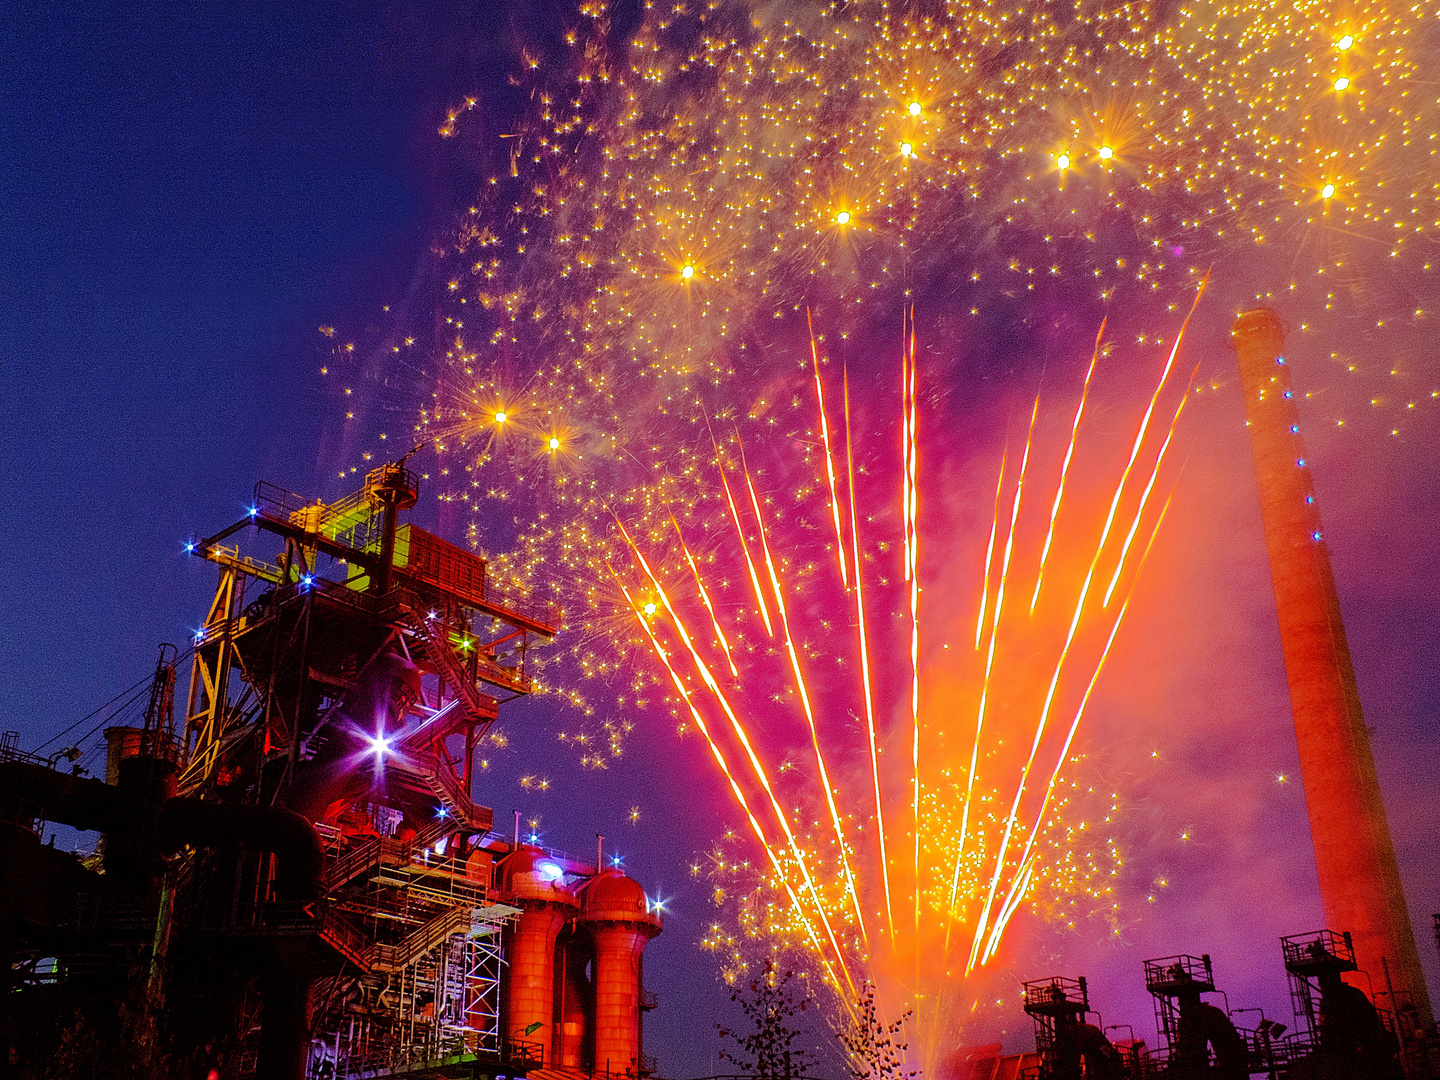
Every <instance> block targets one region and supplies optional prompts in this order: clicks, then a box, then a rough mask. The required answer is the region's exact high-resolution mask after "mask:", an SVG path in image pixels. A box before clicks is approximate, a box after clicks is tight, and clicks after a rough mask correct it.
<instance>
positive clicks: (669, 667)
mask: <svg viewBox="0 0 1440 1080" xmlns="http://www.w3.org/2000/svg"><path fill="white" fill-rule="evenodd" d="M612 573H613V571H612ZM616 581H617V582H618V583H619V585H620V591H621V592H622V593H624V594H625V600H626V602H627V603H628V604H629V605H630V609H631V610H632V611H634V612H635V618H636V620H637V621H638V622H639V623H640V629H641V630H643V631H644V633H645V636H646V638H647V639H649V641H650V647H651V648H652V649H653V650H654V651H655V655H656V656H658V657H659V658H660V663H661V664H663V665H664V666H665V670H666V671H667V672H668V673H669V675H670V681H671V682H672V683H673V684H674V685H675V691H676V693H678V694H679V695H680V698H681V700H683V701H684V702H685V705H686V707H687V708H689V710H690V716H691V719H693V720H694V721H695V726H696V727H697V728H698V729H699V731H700V734H701V735H703V736H704V737H705V743H706V745H708V746H709V747H710V753H711V754H712V755H713V756H714V758H715V763H716V764H717V765H718V766H719V767H720V772H721V773H722V774H723V775H724V777H725V779H726V781H727V782H728V783H729V785H730V791H731V793H732V794H733V795H734V796H735V801H736V803H738V804H739V806H740V809H741V810H742V811H743V812H744V814H745V817H746V819H747V820H748V821H749V822H750V830H751V831H752V832H753V833H754V834H755V839H756V840H758V841H760V847H761V848H762V849H763V850H764V852H765V855H766V857H767V858H768V859H769V860H770V866H771V868H772V869H773V870H774V871H775V877H776V880H778V881H779V882H780V884H781V885H782V886H783V887H784V889H785V892H786V893H787V894H788V895H789V897H790V904H791V906H792V907H793V908H794V910H795V914H796V915H797V916H798V917H799V919H800V922H801V924H802V925H803V926H804V927H805V932H806V934H807V935H808V936H809V938H810V944H811V946H812V947H813V948H814V950H815V955H816V956H818V957H819V958H820V962H821V963H822V964H823V965H824V966H825V969H826V971H827V973H828V974H829V976H830V981H831V983H832V984H834V985H835V986H836V987H837V988H838V986H839V985H840V983H839V980H838V979H836V978H835V971H834V968H833V967H832V965H831V963H830V960H829V958H828V957H826V955H825V949H824V947H823V946H822V945H821V944H820V938H819V936H818V935H817V934H816V933H815V924H814V922H813V921H811V919H810V916H809V915H808V914H806V912H805V906H804V904H802V903H801V902H800V898H799V897H798V896H796V895H795V889H794V887H793V886H791V884H790V875H789V874H787V873H786V872H785V870H784V868H783V867H782V866H781V865H780V859H779V858H778V856H776V854H775V850H774V848H772V847H771V846H770V842H769V840H767V839H766V837H765V830H764V828H762V827H761V825H760V822H759V820H758V819H757V818H756V817H755V813H754V811H752V810H751V809H750V803H749V800H747V799H746V798H745V792H744V791H743V790H742V789H741V787H740V784H739V782H738V781H737V780H736V779H735V774H734V773H733V772H731V771H730V763H729V762H728V761H726V760H725V754H724V752H723V751H721V749H720V746H719V744H718V743H716V741H715V739H714V737H713V736H711V734H710V728H709V726H708V725H707V724H706V723H705V718H704V717H703V716H702V715H701V714H700V710H699V709H698V708H697V707H696V705H695V702H694V701H693V700H692V699H691V697H690V690H689V688H688V687H686V685H685V683H684V680H682V679H681V678H680V675H679V673H678V672H676V670H675V666H674V664H672V663H671V662H670V654H669V653H667V652H666V651H665V646H663V645H661V644H660V641H659V639H658V638H657V637H656V636H655V632H654V631H653V630H651V629H650V624H649V623H647V622H646V621H645V617H644V616H643V615H642V614H641V613H640V605H638V604H637V603H635V600H634V598H633V597H632V596H631V595H630V590H629V589H627V588H626V587H625V584H624V582H620V581H619V577H618V575H616Z"/></svg>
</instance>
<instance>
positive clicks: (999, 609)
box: [955, 397, 1040, 864]
mask: <svg viewBox="0 0 1440 1080" xmlns="http://www.w3.org/2000/svg"><path fill="white" fill-rule="evenodd" d="M1039 415H1040V399H1039V398H1038V397H1037V398H1036V399H1035V407H1034V408H1033V409H1031V410H1030V430H1029V431H1028V432H1027V433H1026V435H1025V452H1024V453H1023V454H1022V455H1021V457H1020V475H1019V477H1017V478H1016V481H1015V497H1014V499H1012V500H1011V503H1010V528H1009V530H1008V532H1007V533H1006V535H1005V553H1004V555H1003V556H1002V558H1001V560H1000V584H999V586H998V587H997V588H996V590H995V612H994V615H993V616H992V618H991V623H990V645H989V648H988V649H987V650H986V654H985V675H984V677H983V678H982V679H981V680H980V706H979V708H978V709H976V711H975V742H974V743H973V744H972V745H971V747H970V772H969V775H968V776H967V777H966V780H965V806H964V808H963V809H962V810H961V813H960V843H959V845H958V846H957V848H956V852H955V861H956V863H957V864H958V863H959V861H960V860H961V859H962V858H963V857H964V855H965V840H966V837H967V834H968V833H969V829H970V804H971V802H972V801H973V799H974V795H975V772H976V769H977V768H978V767H979V763H980V737H981V734H982V733H983V732H984V729H985V708H986V706H987V705H988V704H989V700H990V674H991V672H992V671H993V670H994V668H995V648H996V642H997V641H998V639H999V637H1000V616H1001V614H1002V613H1003V611H1004V608H1005V585H1006V583H1007V581H1008V579H1009V577H1010V557H1011V555H1012V554H1013V553H1014V550H1015V524H1016V522H1017V521H1018V520H1019V519H1020V503H1021V499H1022V496H1023V495H1024V493H1025V472H1026V469H1027V468H1028V467H1029V465H1030V444H1031V441H1032V440H1033V439H1034V437H1035V420H1036V418H1037V417H1038V416H1039Z"/></svg>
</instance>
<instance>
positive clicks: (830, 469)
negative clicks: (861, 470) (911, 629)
mask: <svg viewBox="0 0 1440 1080" xmlns="http://www.w3.org/2000/svg"><path fill="white" fill-rule="evenodd" d="M805 325H806V326H807V327H809V329H810V363H811V364H812V365H813V366H814V368H815V403H816V405H818V406H819V408H820V440H821V442H822V443H823V444H824V447H825V477H826V479H827V480H829V482H830V514H831V516H832V517H833V518H834V519H835V554H836V557H837V558H838V559H839V562H840V584H841V586H842V587H844V588H847V589H848V588H849V587H850V570H849V568H848V567H847V566H846V565H845V537H844V526H843V525H841V523H840V495H839V492H838V491H837V490H836V487H835V458H834V455H833V454H832V453H831V451H830V421H829V419H828V418H827V417H826V415H825V384H824V383H823V382H821V380H820V351H819V349H818V348H816V345H815V326H814V324H813V323H811V321H810V312H809V311H808V310H807V311H806V312H805ZM852 512H853V509H852Z"/></svg>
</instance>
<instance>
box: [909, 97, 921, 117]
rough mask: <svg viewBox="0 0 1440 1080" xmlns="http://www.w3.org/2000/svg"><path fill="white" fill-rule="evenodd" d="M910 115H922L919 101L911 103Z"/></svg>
mask: <svg viewBox="0 0 1440 1080" xmlns="http://www.w3.org/2000/svg"><path fill="white" fill-rule="evenodd" d="M910 115H911V116H919V115H920V103H919V102H918V101H912V102H910Z"/></svg>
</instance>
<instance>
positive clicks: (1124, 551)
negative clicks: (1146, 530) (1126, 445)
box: [1100, 363, 1200, 607]
mask: <svg viewBox="0 0 1440 1080" xmlns="http://www.w3.org/2000/svg"><path fill="white" fill-rule="evenodd" d="M1199 374H1200V365H1199V364H1198V363H1197V364H1196V365H1195V370H1194V371H1192V372H1191V373H1190V382H1189V383H1188V384H1187V385H1186V387H1185V396H1184V397H1182V398H1181V399H1180V404H1179V405H1178V406H1177V407H1176V409H1175V416H1174V418H1173V419H1172V420H1171V421H1170V430H1169V431H1167V432H1166V433H1165V441H1164V442H1163V443H1161V444H1160V452H1159V453H1158V454H1156V455H1155V467H1154V468H1153V469H1151V470H1150V479H1149V480H1147V481H1146V482H1145V490H1144V491H1142V492H1141V493H1140V505H1139V506H1137V507H1136V508H1135V516H1134V517H1133V518H1131V519H1130V529H1129V531H1128V532H1126V534H1125V543H1123V544H1122V545H1121V546H1120V560H1119V561H1118V562H1117V563H1116V564H1115V573H1114V574H1113V575H1112V576H1111V578H1110V584H1109V585H1108V586H1107V587H1106V589H1105V599H1104V600H1103V601H1101V604H1100V606H1101V607H1109V606H1110V597H1111V596H1113V595H1114V594H1115V586H1116V585H1117V584H1118V583H1119V581H1120V568H1121V567H1123V566H1124V565H1125V556H1126V555H1128V554H1129V553H1130V545H1131V543H1132V542H1133V541H1134V539H1135V531H1136V530H1137V529H1139V528H1140V518H1141V516H1142V515H1143V514H1144V513H1145V504H1146V503H1147V502H1149V501H1150V492H1151V491H1153V490H1154V489H1155V481H1156V480H1158V479H1159V478H1160V465H1161V463H1163V462H1164V460H1165V453H1166V451H1168V450H1169V449H1170V443H1171V440H1173V439H1174V438H1175V429H1176V428H1177V427H1179V426H1180V417H1181V415H1182V414H1183V413H1184V412H1185V403H1186V402H1187V401H1189V400H1190V387H1191V386H1193V385H1195V376H1196V375H1199Z"/></svg>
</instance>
